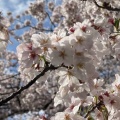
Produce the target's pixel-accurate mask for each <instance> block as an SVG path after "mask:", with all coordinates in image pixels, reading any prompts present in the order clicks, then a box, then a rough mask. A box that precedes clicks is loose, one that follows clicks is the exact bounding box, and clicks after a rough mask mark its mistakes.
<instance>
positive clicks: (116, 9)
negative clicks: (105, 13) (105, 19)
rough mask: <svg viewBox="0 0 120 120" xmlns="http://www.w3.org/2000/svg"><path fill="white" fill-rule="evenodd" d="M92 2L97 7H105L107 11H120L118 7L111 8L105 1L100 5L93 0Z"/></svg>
mask: <svg viewBox="0 0 120 120" xmlns="http://www.w3.org/2000/svg"><path fill="white" fill-rule="evenodd" d="M93 2H94V3H95V5H96V6H97V7H99V8H102V9H106V10H109V11H116V12H120V8H112V7H111V6H110V5H109V3H108V4H107V3H106V2H104V5H103V6H101V5H99V4H98V3H97V2H96V1H95V0H93Z"/></svg>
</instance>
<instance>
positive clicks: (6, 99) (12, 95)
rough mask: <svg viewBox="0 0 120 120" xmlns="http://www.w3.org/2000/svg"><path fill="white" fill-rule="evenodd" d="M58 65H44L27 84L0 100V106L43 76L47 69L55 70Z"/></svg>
mask: <svg viewBox="0 0 120 120" xmlns="http://www.w3.org/2000/svg"><path fill="white" fill-rule="evenodd" d="M57 68H58V67H54V66H53V65H50V66H48V65H47V66H46V67H45V68H44V70H43V71H42V72H41V73H40V74H39V75H37V76H36V77H35V78H34V79H32V80H31V81H30V82H29V83H28V84H27V85H25V86H23V87H21V88H20V89H19V90H18V91H16V92H14V93H12V94H11V95H10V96H9V97H7V98H5V99H3V100H1V101H0V106H2V105H3V104H5V103H7V102H8V101H10V100H12V99H13V98H14V97H16V96H17V95H19V94H21V93H22V92H23V91H24V90H26V89H28V88H29V87H30V86H31V85H33V84H34V83H35V82H36V81H37V80H38V79H39V78H40V77H41V76H43V75H44V74H45V73H46V72H47V71H49V70H55V69H57Z"/></svg>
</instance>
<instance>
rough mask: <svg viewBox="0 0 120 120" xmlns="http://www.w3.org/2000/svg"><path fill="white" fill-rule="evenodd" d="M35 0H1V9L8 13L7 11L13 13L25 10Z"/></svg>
mask: <svg viewBox="0 0 120 120" xmlns="http://www.w3.org/2000/svg"><path fill="white" fill-rule="evenodd" d="M33 1H34V0H0V10H1V11H2V12H3V13H4V14H6V12H7V11H12V12H13V15H16V14H19V13H21V12H22V11H24V10H25V9H26V8H27V6H28V5H29V4H30V2H33Z"/></svg>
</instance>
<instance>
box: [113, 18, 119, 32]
mask: <svg viewBox="0 0 120 120" xmlns="http://www.w3.org/2000/svg"><path fill="white" fill-rule="evenodd" d="M119 22H120V20H119V19H115V23H114V26H115V28H116V30H117V31H118V29H119Z"/></svg>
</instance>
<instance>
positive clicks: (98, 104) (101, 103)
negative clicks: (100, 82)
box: [84, 101, 103, 118]
mask: <svg viewBox="0 0 120 120" xmlns="http://www.w3.org/2000/svg"><path fill="white" fill-rule="evenodd" d="M101 105H103V102H102V101H100V102H99V103H97V104H96V105H95V106H94V107H93V108H92V109H91V110H89V111H88V112H87V113H86V115H85V117H84V118H87V117H88V115H89V114H90V113H91V112H92V111H94V110H95V109H96V108H97V107H99V106H101Z"/></svg>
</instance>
